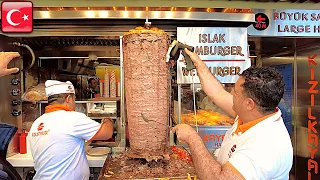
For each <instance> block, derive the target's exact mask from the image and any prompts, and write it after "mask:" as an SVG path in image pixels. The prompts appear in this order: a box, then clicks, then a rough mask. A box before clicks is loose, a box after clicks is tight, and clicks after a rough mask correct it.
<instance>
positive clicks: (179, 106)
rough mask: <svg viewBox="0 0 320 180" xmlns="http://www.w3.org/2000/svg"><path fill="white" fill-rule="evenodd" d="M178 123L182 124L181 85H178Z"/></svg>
mask: <svg viewBox="0 0 320 180" xmlns="http://www.w3.org/2000/svg"><path fill="white" fill-rule="evenodd" d="M178 123H179V124H180V123H181V84H178Z"/></svg>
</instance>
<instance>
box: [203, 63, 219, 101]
mask: <svg viewBox="0 0 320 180" xmlns="http://www.w3.org/2000/svg"><path fill="white" fill-rule="evenodd" d="M197 69H198V71H197V72H198V76H199V79H200V82H201V86H202V89H203V91H204V92H205V93H206V94H207V95H208V96H209V97H210V98H211V99H212V100H214V99H213V98H214V94H217V93H220V92H222V91H224V88H223V86H222V84H221V83H220V82H219V81H218V80H217V79H216V78H215V77H214V75H213V74H212V73H211V72H210V70H209V69H208V67H207V66H206V65H205V64H202V65H201V66H200V67H198V68H197Z"/></svg>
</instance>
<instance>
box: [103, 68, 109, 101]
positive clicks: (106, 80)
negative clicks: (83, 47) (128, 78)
mask: <svg viewBox="0 0 320 180" xmlns="http://www.w3.org/2000/svg"><path fill="white" fill-rule="evenodd" d="M103 97H110V94H109V71H108V68H105V72H104V93H103Z"/></svg>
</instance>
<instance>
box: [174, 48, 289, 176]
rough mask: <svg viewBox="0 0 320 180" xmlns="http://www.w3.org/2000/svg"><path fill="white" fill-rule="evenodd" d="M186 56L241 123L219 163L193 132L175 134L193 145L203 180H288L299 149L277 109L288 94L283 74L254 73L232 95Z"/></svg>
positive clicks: (245, 74)
mask: <svg viewBox="0 0 320 180" xmlns="http://www.w3.org/2000/svg"><path fill="white" fill-rule="evenodd" d="M185 51H186V53H187V54H188V55H189V56H190V57H191V59H192V61H193V62H194V65H195V66H196V69H197V72H198V76H199V78H200V82H201V85H202V88H203V90H204V91H205V93H206V94H207V95H208V96H209V97H210V98H211V100H212V101H213V102H214V103H215V104H216V105H217V106H219V107H220V108H221V109H223V110H224V111H225V112H227V113H228V114H229V115H231V116H233V117H235V118H236V119H235V123H234V125H233V126H232V127H231V128H230V129H229V130H228V131H227V132H226V134H225V136H224V140H223V142H222V145H221V148H220V150H219V152H218V157H217V160H215V159H214V158H213V157H212V155H211V154H210V152H209V151H208V150H207V148H206V146H205V145H204V143H203V141H202V139H201V137H200V136H199V135H198V134H197V132H196V131H195V130H194V129H193V128H192V127H191V126H189V125H186V124H179V125H177V126H176V127H174V128H173V130H172V131H173V132H176V134H177V137H178V139H179V141H182V142H184V143H186V144H188V145H189V148H190V150H191V156H192V161H193V164H194V166H195V169H196V172H197V174H198V176H199V178H200V179H206V180H209V179H219V180H220V179H228V180H232V179H263V180H267V179H277V180H288V179H289V172H290V169H291V166H292V160H293V149H292V144H291V139H290V136H289V134H288V132H287V130H286V127H285V125H284V123H283V120H282V118H281V111H280V110H279V109H278V108H277V106H278V104H279V102H280V100H281V98H282V96H283V93H284V80H283V77H282V76H281V74H280V73H279V72H277V71H276V70H275V69H273V68H268V67H250V68H248V69H246V70H244V71H243V72H242V74H241V75H240V77H239V79H238V81H237V82H236V84H235V87H234V89H233V90H232V93H229V92H227V91H226V90H225V89H224V88H223V86H222V85H221V83H220V82H219V81H218V80H217V79H216V78H215V77H214V75H213V74H212V73H211V72H210V70H209V69H208V67H207V66H206V64H205V63H204V62H203V61H202V60H201V59H200V58H199V56H198V55H196V54H195V53H192V52H190V51H188V50H187V49H186V50H185Z"/></svg>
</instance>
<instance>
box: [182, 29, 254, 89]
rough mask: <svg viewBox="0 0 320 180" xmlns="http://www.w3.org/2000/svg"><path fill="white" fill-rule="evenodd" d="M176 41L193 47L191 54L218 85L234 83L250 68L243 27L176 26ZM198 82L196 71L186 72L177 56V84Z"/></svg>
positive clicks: (245, 30) (245, 33) (245, 34)
mask: <svg viewBox="0 0 320 180" xmlns="http://www.w3.org/2000/svg"><path fill="white" fill-rule="evenodd" d="M177 40H178V41H180V42H182V43H185V44H188V45H190V46H193V47H194V49H195V53H196V54H197V55H199V57H200V58H201V59H202V60H203V61H204V62H205V63H206V65H207V66H208V67H209V69H210V71H211V72H212V74H213V75H215V76H216V78H217V79H218V80H219V81H220V82H222V83H235V82H236V81H237V79H238V77H239V74H240V73H241V72H242V71H243V70H245V69H247V68H248V67H250V65H251V61H250V59H249V58H248V41H247V28H221V27H178V28H177ZM192 81H193V82H194V83H200V80H199V77H198V76H197V72H196V70H195V69H194V70H191V71H188V70H186V68H185V62H184V60H183V56H182V55H181V56H180V58H179V60H178V62H177V83H178V84H189V83H192Z"/></svg>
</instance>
